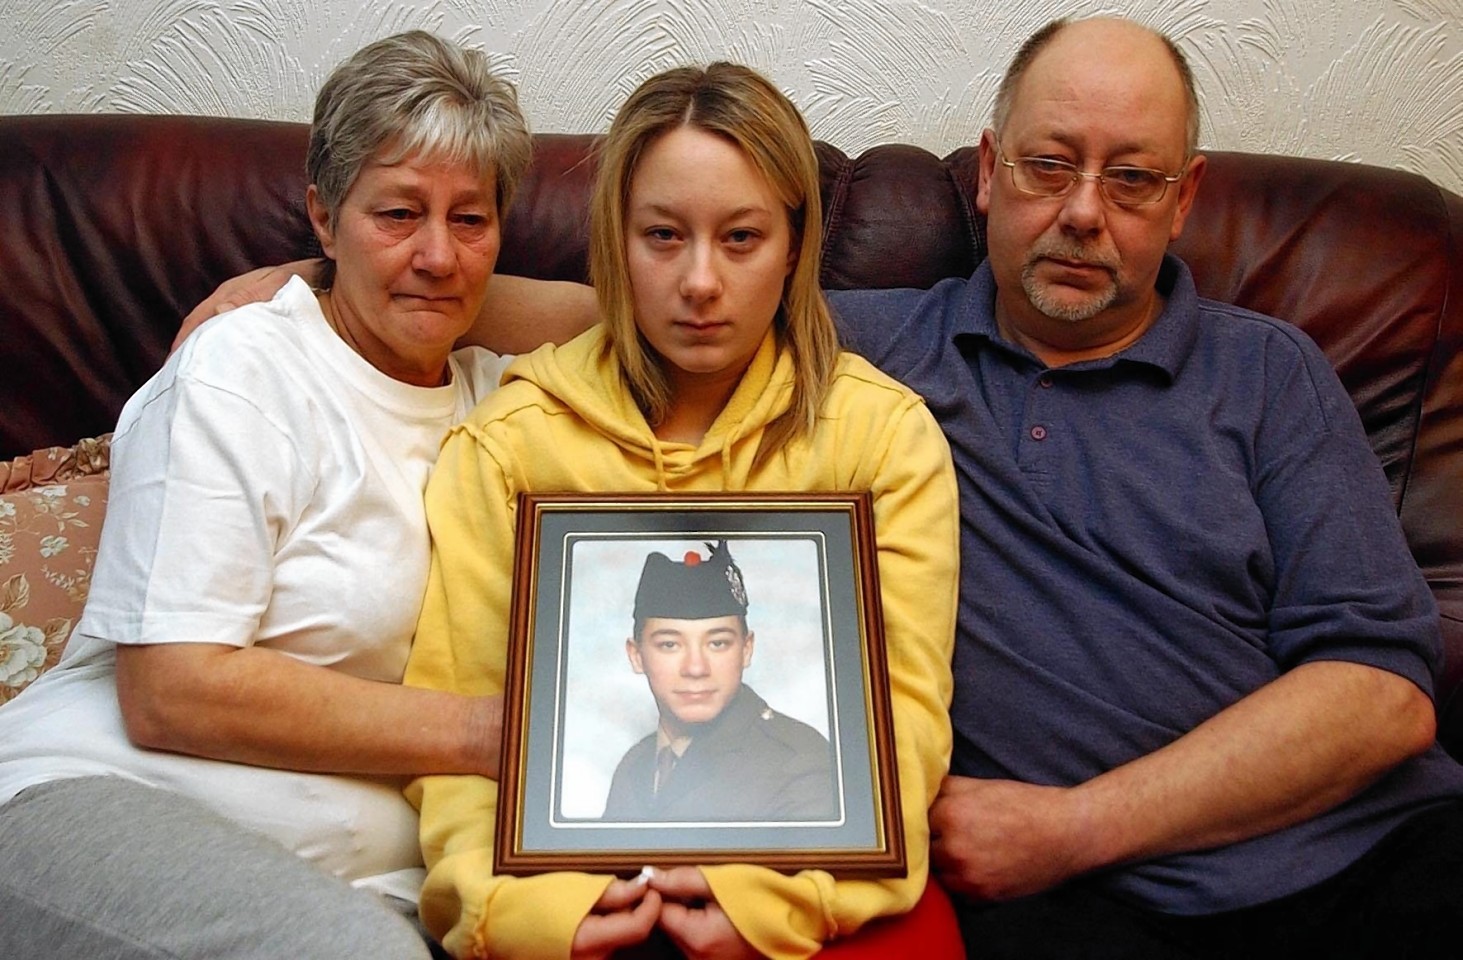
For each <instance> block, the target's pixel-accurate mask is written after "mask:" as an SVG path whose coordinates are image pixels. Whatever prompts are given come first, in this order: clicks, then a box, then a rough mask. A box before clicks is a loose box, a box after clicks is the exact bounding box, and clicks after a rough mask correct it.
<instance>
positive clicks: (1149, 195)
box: [996, 146, 1188, 207]
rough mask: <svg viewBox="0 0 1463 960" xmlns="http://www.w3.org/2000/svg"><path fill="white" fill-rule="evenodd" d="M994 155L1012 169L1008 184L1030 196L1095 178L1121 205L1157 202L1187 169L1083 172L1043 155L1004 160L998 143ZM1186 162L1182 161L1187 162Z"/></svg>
mask: <svg viewBox="0 0 1463 960" xmlns="http://www.w3.org/2000/svg"><path fill="white" fill-rule="evenodd" d="M996 156H997V157H998V158H999V159H1000V161H1001V163H1002V165H1003V166H1005V167H1006V168H1007V169H1009V170H1010V171H1011V184H1012V186H1014V187H1015V188H1016V189H1017V190H1020V191H1021V192H1022V193H1026V194H1030V195H1031V196H1033V197H1065V196H1066V195H1067V194H1069V193H1071V192H1072V188H1073V187H1075V186H1076V185H1077V182H1078V181H1079V180H1096V181H1097V187H1098V189H1099V190H1101V191H1102V195H1103V196H1104V197H1106V198H1107V199H1108V200H1110V201H1112V202H1113V203H1115V204H1117V205H1118V206H1120V207H1141V206H1145V205H1147V204H1150V203H1157V202H1158V201H1160V200H1162V199H1163V197H1164V195H1165V194H1167V193H1168V185H1169V184H1170V183H1178V182H1179V181H1180V180H1182V179H1183V178H1184V174H1185V173H1186V172H1187V170H1181V171H1179V172H1178V173H1176V174H1174V175H1172V176H1170V175H1169V174H1166V173H1164V172H1163V171H1162V170H1153V169H1150V168H1148V167H1127V166H1116V167H1103V168H1102V169H1101V170H1100V171H1098V172H1097V173H1084V172H1082V171H1081V170H1079V169H1078V168H1077V165H1076V164H1075V163H1068V162H1067V161H1065V160H1050V159H1048V158H1046V157H1017V158H1016V159H1015V160H1007V159H1006V154H1005V153H1004V152H1003V151H1002V150H1001V148H1000V147H999V146H997V147H996ZM1187 163H1188V161H1185V164H1187Z"/></svg>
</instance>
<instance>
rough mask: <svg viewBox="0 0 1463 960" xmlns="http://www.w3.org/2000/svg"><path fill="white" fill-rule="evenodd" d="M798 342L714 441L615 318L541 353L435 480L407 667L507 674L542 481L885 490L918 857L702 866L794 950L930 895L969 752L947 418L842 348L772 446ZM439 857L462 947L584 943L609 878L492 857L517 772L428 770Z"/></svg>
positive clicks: (773, 353)
mask: <svg viewBox="0 0 1463 960" xmlns="http://www.w3.org/2000/svg"><path fill="white" fill-rule="evenodd" d="M791 385H792V360H791V357H789V356H788V355H787V354H786V352H785V351H781V350H779V349H778V346H777V342H776V338H775V337H774V336H773V335H772V334H771V333H769V334H768V336H767V338H766V340H764V342H763V343H762V345H761V347H760V348H759V350H758V352H757V354H756V355H755V356H754V358H753V360H752V363H751V365H750V366H749V367H748V369H747V372H746V373H745V374H744V375H743V377H742V380H741V383H740V384H739V385H738V387H737V389H736V391H735V392H734V393H733V395H732V397H731V399H730V400H729V401H728V403H727V406H726V408H725V409H724V410H723V411H722V413H721V415H720V416H719V417H718V418H717V420H716V422H715V423H714V424H713V425H712V427H711V429H710V430H709V431H708V432H707V434H706V436H705V438H704V439H703V440H702V442H701V443H700V444H699V445H697V446H695V447H693V446H691V445H689V444H685V443H662V442H661V441H659V440H657V439H656V437H655V434H654V433H653V432H652V431H651V429H650V427H649V425H648V424H647V423H646V421H645V417H644V416H643V415H642V414H641V412H640V410H639V409H638V408H637V407H636V406H635V403H634V401H633V400H632V399H631V397H630V394H629V391H628V390H627V389H625V387H624V386H623V381H622V379H621V376H620V370H619V366H618V364H617V363H616V362H615V361H614V359H613V357H612V356H610V355H608V352H607V351H606V350H605V349H604V335H603V331H602V330H601V328H598V327H596V328H594V329H591V330H590V331H588V332H587V333H585V334H583V335H581V336H580V337H578V338H577V339H575V340H574V341H572V342H570V343H568V344H566V345H565V346H563V347H560V348H557V349H555V348H553V347H544V348H541V349H539V350H537V351H535V352H533V353H532V354H529V355H527V356H524V357H520V358H519V359H518V360H517V361H516V362H515V363H514V364H513V366H511V367H510V368H509V370H508V372H507V374H506V375H505V382H504V385H503V386H502V387H501V388H499V389H498V390H497V391H495V392H494V393H493V394H491V395H490V396H489V397H488V398H487V399H486V400H485V401H483V403H482V404H480V405H479V406H478V408H477V409H476V410H474V411H473V412H472V414H471V415H469V417H468V418H467V420H466V421H465V422H464V423H462V424H461V425H460V426H458V427H456V428H454V429H453V431H452V432H451V433H450V434H449V435H448V438H447V440H446V441H445V442H444V445H443V448H442V455H441V457H440V458H439V459H438V461H437V465H436V467H435V469H434V471H433V474H432V479H431V482H430V483H429V484H428V486H427V493H426V502H427V520H428V523H429V525H430V527H431V532H432V566H431V574H430V578H429V580H428V584H427V594H426V599H425V602H424V605H423V608H422V615H421V620H420V622H419V624H418V629H417V636H416V641H415V644H414V646H413V648H412V654H411V659H410V661H409V662H408V665H407V673H406V682H407V683H409V684H414V685H417V686H425V687H434V688H438V689H444V690H455V691H459V692H463V693H472V694H488V693H501V692H502V691H503V689H504V672H505V667H506V660H507V637H508V607H509V602H510V592H511V581H512V579H513V578H512V570H513V542H514V524H515V521H516V512H517V511H516V507H517V496H518V494H519V493H520V492H523V491H568V492H599V493H603V492H651V491H673V492H678V493H679V492H690V491H723V490H725V491H733V492H740V491H861V490H868V491H871V492H872V494H873V505H874V526H875V535H876V538H877V545H878V562H879V582H880V586H881V591H882V600H883V612H884V629H885V644H886V650H887V656H888V663H889V677H890V688H891V705H892V707H893V714H894V732H895V749H896V752H897V763H898V769H899V785H900V797H901V802H902V806H903V820H904V839H905V844H906V847H907V849H908V857H909V872H908V875H907V876H905V877H901V878H896V879H887V880H835V879H834V878H833V877H831V876H830V875H829V874H827V873H825V872H823V871H819V870H805V871H803V872H801V873H798V874H796V875H795V876H786V875H783V874H780V873H777V872H775V871H773V870H769V869H766V868H763V867H756V866H750V865H747V864H729V865H721V866H707V867H703V868H702V872H703V873H704V875H705V876H706V879H707V882H708V883H709V884H710V886H711V889H712V891H713V893H714V894H715V897H716V901H717V903H718V904H720V905H721V907H722V909H723V910H725V911H726V914H727V916H728V917H729V918H730V919H731V921H732V923H733V924H734V925H735V926H736V928H737V931H738V932H739V933H740V934H741V935H742V936H743V937H744V938H745V939H746V940H747V941H748V942H749V943H750V944H751V945H752V946H753V947H754V948H756V949H757V950H758V951H760V952H761V953H763V954H765V955H766V956H768V957H772V958H775V960H782V958H802V957H807V956H810V955H812V954H814V953H816V952H817V951H818V950H819V949H820V948H821V946H822V945H823V943H824V942H825V941H827V940H830V939H832V938H834V937H837V936H841V935H846V934H849V933H851V932H853V931H854V930H856V929H858V928H859V927H860V926H861V925H862V924H863V923H865V922H866V921H868V920H870V919H872V918H874V917H879V916H884V915H888V914H897V913H901V912H903V911H905V910H908V909H909V908H910V907H911V906H913V905H914V902H915V900H916V899H918V897H919V895H920V893H921V892H922V891H923V889H924V885H925V879H926V875H927V871H928V865H929V827H928V823H927V820H926V815H927V812H928V809H929V805H930V803H931V801H933V799H934V796H935V791H936V790H937V789H938V787H939V784H940V780H941V778H942V777H943V775H944V774H945V771H946V769H947V766H948V764H949V759H950V722H949V716H948V713H947V709H948V706H949V701H950V690H951V677H950V656H951V648H952V644H953V637H954V629H955V598H956V577H957V567H958V556H957V550H958V543H957V536H958V512H959V506H958V502H957V499H956V490H955V474H954V470H953V468H952V467H951V464H950V453H949V449H948V447H947V446H946V443H945V438H944V435H943V434H942V433H941V432H940V428H939V426H938V425H937V424H936V423H935V420H934V418H933V417H932V416H931V415H930V413H929V411H928V410H926V409H925V406H924V403H923V402H922V401H921V400H920V398H919V397H918V396H916V395H915V394H914V393H912V392H911V391H910V390H908V389H907V388H905V387H904V386H902V385H900V384H898V383H896V382H895V381H894V380H891V379H889V378H888V377H886V376H884V375H883V374H881V373H879V372H878V371H877V370H875V369H874V368H873V366H871V365H870V364H869V363H868V362H867V361H865V360H863V359H862V358H860V357H856V356H854V355H852V354H848V353H845V354H843V355H842V356H841V357H840V358H839V361H838V366H837V372H836V374H835V377H834V380H833V385H832V388H831V390H830V391H829V393H828V395H827V399H826V400H825V402H824V406H823V410H822V413H821V416H820V418H819V421H818V424H817V427H816V429H815V430H814V431H813V432H812V433H811V434H810V435H807V436H804V437H802V438H800V439H798V440H796V441H794V442H792V443H790V444H788V445H787V446H785V447H784V448H783V450H782V451H781V452H780V453H778V454H777V455H775V456H773V457H770V458H768V459H767V460H766V461H765V462H763V463H761V464H756V465H754V460H755V458H756V453H757V449H758V445H759V443H760V441H761V438H762V434H763V431H764V429H765V427H766V425H767V424H768V423H769V422H770V421H772V420H773V419H774V418H775V417H776V416H777V415H778V414H779V413H781V412H782V411H783V410H785V409H786V408H787V404H788V397H789V395H790V391H791ZM407 793H408V797H409V798H410V799H411V800H412V802H413V803H414V804H416V805H417V807H418V808H419V809H420V810H421V814H422V820H421V838H422V849H423V853H424V855H425V857H426V862H427V866H428V868H429V872H428V876H427V882H426V886H425V888H424V889H423V891H422V900H421V915H422V918H423V921H424V922H425V923H426V925H427V927H428V929H430V930H431V931H432V932H433V933H434V934H436V935H437V936H439V937H441V938H442V939H443V942H444V943H445V945H446V947H447V949H448V950H449V951H450V952H451V953H452V954H453V955H454V956H457V957H487V956H493V957H507V958H514V957H524V958H535V960H540V958H555V957H562V958H567V957H568V956H569V954H570V946H571V944H572V942H573V939H574V933H575V930H576V929H577V928H578V926H579V923H580V921H581V920H582V919H584V917H585V916H586V915H587V914H588V913H589V910H590V907H591V906H592V905H593V904H594V903H595V901H596V900H598V899H599V897H600V894H601V893H602V892H603V891H604V889H605V887H606V886H607V885H608V883H609V881H610V878H609V877H608V876H595V875H590V874H583V873H553V874H544V875H540V876H535V877H523V878H514V877H495V876H493V874H492V859H493V858H492V843H493V825H494V818H495V815H496V808H497V800H498V785H497V784H496V783H495V782H494V781H492V780H489V779H486V778H484V777H476V776H434V777H423V778H420V779H418V780H416V781H414V782H413V783H412V784H411V786H410V787H409V788H408V791H407Z"/></svg>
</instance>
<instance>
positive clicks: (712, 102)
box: [589, 62, 839, 461]
mask: <svg viewBox="0 0 1463 960" xmlns="http://www.w3.org/2000/svg"><path fill="white" fill-rule="evenodd" d="M683 126H686V127H693V128H695V129H698V130H704V131H706V132H707V133H711V134H714V135H716V136H719V137H722V138H724V139H726V140H728V141H729V142H731V143H733V144H735V145H736V146H737V147H738V148H739V149H740V150H741V151H742V153H743V154H745V155H746V157H747V159H748V160H749V161H750V162H751V163H752V166H753V167H755V168H756V170H757V172H758V173H759V174H761V175H762V177H763V178H764V179H765V180H766V181H767V183H768V185H769V186H770V187H771V188H772V190H773V192H774V193H775V194H776V195H777V197H778V199H780V200H781V201H782V203H783V205H784V206H785V207H786V209H787V217H788V223H789V225H790V226H791V228H792V235H793V245H794V249H795V250H796V251H797V263H796V264H795V266H794V268H793V271H792V274H791V275H790V276H789V277H788V279H787V282H786V284H785V285H784V287H783V296H782V306H781V308H780V309H779V310H778V314H777V318H776V320H775V323H774V325H775V329H776V331H777V336H778V338H779V342H780V343H781V345H782V346H783V347H784V348H785V349H786V350H787V351H788V352H789V353H790V354H791V355H792V360H793V371H794V372H793V387H792V400H791V403H790V405H789V407H788V409H787V410H786V411H785V412H784V413H782V414H781V415H780V416H778V417H777V418H776V419H775V420H773V421H772V423H770V424H769V425H768V427H767V431H766V433H765V435H764V440H763V443H762V446H761V448H760V449H759V450H758V453H757V459H758V460H759V461H761V460H764V459H766V458H767V457H768V456H770V455H771V454H772V453H775V452H776V451H777V450H779V449H781V448H782V447H783V446H784V445H786V444H787V443H788V442H789V441H790V440H793V439H795V438H797V437H799V436H801V435H803V434H806V433H808V432H810V431H811V430H812V429H813V427H814V425H815V424H816V422H817V419H818V411H819V410H820V409H821V408H822V405H823V398H824V397H825V396H826V395H827V392H828V387H829V384H830V383H831V382H832V380H833V369H834V365H835V364H836V362H837V359H838V349H839V348H838V334H837V332H836V330H835V329H834V326H833V317H832V315H831V314H830V313H829V310H828V304H827V302H826V301H825V300H824V299H823V292H822V290H821V289H820V287H819V277H820V274H821V269H822V266H821V265H822V240H823V229H822V228H823V203H822V198H821V196H820V194H819V182H820V181H819V172H818V158H817V155H816V154H815V153H814V152H813V140H812V137H811V135H810V134H809V133H808V127H807V124H806V123H805V122H804V121H803V118H802V115H801V114H799V113H798V111H797V108H796V107H794V106H793V105H792V103H791V102H790V101H789V100H788V99H787V97H785V96H783V94H782V93H781V92H780V91H779V90H778V89H777V88H776V87H775V86H773V85H772V83H771V82H770V81H769V80H767V78H766V77H763V76H762V75H761V74H759V73H757V72H756V71H755V70H752V69H750V68H748V67H744V66H740V65H738V64H734V63H725V62H718V63H713V64H711V65H710V66H708V67H705V68H701V67H677V68H675V69H672V70H667V71H665V72H663V73H659V74H657V75H655V76H653V77H651V78H650V79H649V80H647V81H645V82H644V83H642V84H641V85H640V87H639V88H638V89H636V90H635V92H634V93H632V94H630V97H629V99H628V100H626V101H625V105H624V106H623V107H621V108H620V111H619V113H618V114H616V115H615V119H614V122H613V123H612V124H611V125H610V129H609V132H608V133H607V134H606V135H605V138H604V141H603V142H602V144H601V146H600V165H599V172H598V175H597V176H596V178H595V185H594V197H593V200H592V202H591V206H590V250H589V261H590V276H591V278H592V280H593V283H594V288H595V291H596V295H597V296H598V298H599V308H600V315H601V316H602V317H603V318H604V323H605V330H606V339H607V340H608V342H609V345H610V348H611V349H612V350H613V351H614V353H615V356H616V357H617V358H618V360H619V362H620V367H621V369H622V370H623V371H624V376H625V381H626V386H627V387H628V388H629V390H630V393H631V395H632V396H633V397H634V398H635V402H636V403H637V404H638V405H639V406H640V409H641V410H642V411H643V412H644V413H645V417H646V419H647V420H648V421H649V422H650V423H651V424H652V425H654V424H658V423H660V422H662V421H663V420H664V418H665V416H666V413H667V410H668V408H669V406H670V388H669V385H668V381H667V379H666V375H665V371H664V369H663V367H662V366H661V363H662V361H661V358H660V356H659V354H657V353H656V351H655V349H654V347H652V346H651V345H650V343H649V342H648V341H647V340H646V339H645V337H644V336H643V335H642V334H641V333H640V331H639V329H638V328H637V327H636V325H635V305H634V296H633V292H632V290H631V287H630V276H629V268H628V265H627V263H626V253H625V208H626V206H627V204H628V202H629V196H630V184H631V181H632V179H633V178H634V176H635V167H636V164H637V162H638V161H639V159H640V156H641V155H642V154H643V153H644V152H645V150H646V149H647V148H648V147H649V146H650V145H651V144H652V143H654V142H655V141H656V140H657V139H659V138H660V137H662V136H664V135H665V134H667V133H670V132H671V131H673V130H676V129H679V128H680V127H683ZM686 175H687V176H693V175H694V171H690V170H688V171H686Z"/></svg>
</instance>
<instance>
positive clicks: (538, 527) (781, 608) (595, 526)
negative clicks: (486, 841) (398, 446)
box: [493, 494, 905, 876]
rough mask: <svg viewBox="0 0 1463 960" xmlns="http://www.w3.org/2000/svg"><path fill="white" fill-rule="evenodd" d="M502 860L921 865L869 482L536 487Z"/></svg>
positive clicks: (507, 750) (518, 863) (516, 637)
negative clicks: (849, 490) (834, 486)
mask: <svg viewBox="0 0 1463 960" xmlns="http://www.w3.org/2000/svg"><path fill="white" fill-rule="evenodd" d="M515 556H516V560H515V564H514V567H515V569H514V575H513V610H512V621H511V622H512V627H511V630H512V636H511V643H510V648H509V657H508V676H507V691H506V692H507V700H506V704H505V718H504V745H503V768H502V775H501V780H500V785H499V802H498V821H497V824H496V840H497V842H496V846H495V849H494V859H493V868H494V870H495V871H497V872H499V873H502V874H517V875H525V874H534V873H541V872H545V871H552V870H583V871H591V872H597V873H616V874H620V875H623V876H628V875H632V874H635V873H637V872H639V871H640V870H641V868H642V867H644V866H646V865H654V866H662V867H669V866H674V865H678V864H714V863H727V862H741V863H756V864H761V865H763V866H767V867H771V868H773V869H777V870H783V871H787V872H795V871H798V870H802V869H807V868H818V869H824V870H829V871H831V872H833V873H835V874H837V875H839V876H889V875H900V874H903V873H904V872H905V854H904V834H903V830H902V824H901V821H900V811H899V784H898V775H897V772H896V770H895V765H894V741H893V727H892V724H891V721H890V713H889V679H888V671H887V668H886V665H885V659H884V637H883V621H882V617H881V614H880V605H879V577H878V566H877V562H876V555H875V547H874V534H873V518H872V509H871V506H870V499H869V497H868V495H867V494H787V495H784V494H717V495H685V494H681V495H668V494H655V495H643V496H642V495H609V496H588V495H569V494H548V495H545V494H523V495H521V498H520V503H519V513H518V539H517V551H516V554H515Z"/></svg>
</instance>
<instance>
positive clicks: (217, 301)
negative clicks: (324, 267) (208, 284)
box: [168, 260, 320, 353]
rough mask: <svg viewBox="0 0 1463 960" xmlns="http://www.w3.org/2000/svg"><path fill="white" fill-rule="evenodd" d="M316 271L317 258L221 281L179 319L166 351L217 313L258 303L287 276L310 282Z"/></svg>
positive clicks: (169, 350)
mask: <svg viewBox="0 0 1463 960" xmlns="http://www.w3.org/2000/svg"><path fill="white" fill-rule="evenodd" d="M319 273H320V261H319V260H295V261H293V262H292V263H282V264H280V265H279V266H277V267H260V268H259V269H257V270H250V271H249V272H248V273H242V274H240V275H239V276H237V277H232V278H230V279H228V280H225V281H224V282H223V283H221V284H219V285H218V289H217V290H215V291H213V293H211V294H209V295H208V298H207V299H206V300H204V301H203V302H202V303H200V304H199V305H198V306H196V307H194V308H193V309H192V310H190V311H189V312H188V316H186V317H184V318H183V326H182V327H180V328H179V329H178V335H177V336H175V337H174V338H173V345H172V346H171V347H169V348H168V352H169V353H171V352H172V351H174V350H176V349H178V348H179V347H180V346H182V345H183V341H184V340H187V339H188V335H189V334H191V333H192V332H193V331H194V330H197V329H198V328H199V327H200V326H201V325H202V324H203V321H205V320H208V319H211V318H212V317H215V316H217V315H218V314H220V313H227V312H228V311H230V310H237V309H238V308H239V307H242V306H244V304H246V303H260V302H262V301H265V300H270V299H272V298H273V297H274V295H275V294H276V293H278V292H279V290H280V288H281V287H283V286H284V285H285V284H286V283H288V282H289V279H290V277H293V276H295V275H296V274H298V275H300V276H302V277H304V278H305V279H306V280H307V281H309V282H311V283H314V282H315V281H316V280H318V279H319Z"/></svg>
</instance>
